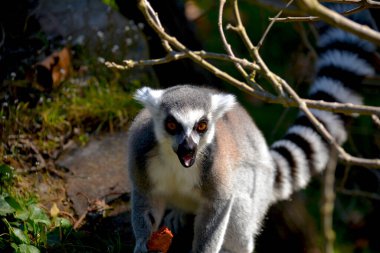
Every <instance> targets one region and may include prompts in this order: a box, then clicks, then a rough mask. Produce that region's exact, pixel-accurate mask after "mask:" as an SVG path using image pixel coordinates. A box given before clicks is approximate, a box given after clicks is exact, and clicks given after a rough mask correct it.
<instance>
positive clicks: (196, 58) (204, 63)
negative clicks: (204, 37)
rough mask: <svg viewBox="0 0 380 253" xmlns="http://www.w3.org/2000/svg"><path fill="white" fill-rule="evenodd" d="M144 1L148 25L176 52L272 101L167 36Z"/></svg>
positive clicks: (238, 85) (242, 87) (272, 97)
mask: <svg viewBox="0 0 380 253" xmlns="http://www.w3.org/2000/svg"><path fill="white" fill-rule="evenodd" d="M146 2H147V1H146V0H139V8H140V9H141V11H142V12H143V14H144V16H145V18H146V20H147V22H148V23H149V25H150V26H151V27H152V28H153V30H155V32H156V33H157V34H158V35H159V36H160V37H162V38H164V39H165V40H167V41H168V42H169V43H170V44H171V45H172V46H173V47H175V48H176V49H177V50H178V51H181V52H183V53H185V54H187V55H188V56H189V58H190V59H191V60H193V61H195V62H196V63H198V64H199V65H200V66H202V67H203V68H205V69H207V70H208V71H210V72H211V73H213V74H214V75H215V76H217V77H219V78H221V79H222V80H224V81H226V82H228V83H230V84H232V85H234V86H235V87H237V88H238V89H240V90H243V91H246V92H248V93H249V94H251V95H252V96H254V97H262V98H264V99H267V100H272V99H274V96H272V95H271V94H270V93H268V92H264V91H260V90H256V89H254V88H253V87H250V86H249V85H247V84H246V83H244V82H242V81H239V80H237V79H236V78H234V77H232V76H231V75H229V74H227V73H226V72H224V71H221V70H220V69H218V68H216V67H215V66H214V65H212V64H210V63H209V62H208V61H206V60H205V59H203V58H202V57H200V56H199V55H197V54H195V53H193V52H192V51H191V50H189V49H188V48H187V47H185V46H184V45H183V44H182V43H180V42H179V41H178V40H177V39H176V38H175V37H172V36H170V35H169V34H167V33H166V32H165V31H164V30H163V29H162V28H161V27H160V26H159V25H157V24H156V23H155V22H154V19H153V18H152V17H151V16H150V14H149V12H148V11H147V9H146Z"/></svg>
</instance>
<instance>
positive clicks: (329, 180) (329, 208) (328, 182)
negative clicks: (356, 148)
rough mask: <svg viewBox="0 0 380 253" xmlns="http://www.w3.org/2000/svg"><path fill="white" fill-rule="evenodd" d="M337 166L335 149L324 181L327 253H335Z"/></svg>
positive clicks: (323, 206) (322, 210)
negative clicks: (334, 212) (334, 216)
mask: <svg viewBox="0 0 380 253" xmlns="http://www.w3.org/2000/svg"><path fill="white" fill-rule="evenodd" d="M336 165H337V151H336V149H335V148H334V147H333V149H332V151H331V152H330V160H329V162H328V164H327V166H326V170H325V173H324V180H323V182H324V185H323V204H322V208H321V212H322V225H323V237H324V246H325V250H324V252H325V253H334V240H335V232H334V229H333V211H334V201H335V191H334V184H335V170H336Z"/></svg>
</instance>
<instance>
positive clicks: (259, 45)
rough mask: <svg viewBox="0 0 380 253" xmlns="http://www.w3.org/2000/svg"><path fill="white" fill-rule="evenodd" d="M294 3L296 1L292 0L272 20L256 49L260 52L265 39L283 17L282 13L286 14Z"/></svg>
mask: <svg viewBox="0 0 380 253" xmlns="http://www.w3.org/2000/svg"><path fill="white" fill-rule="evenodd" d="M293 2H294V0H290V1H289V2H288V3H287V4H286V5H285V7H284V8H283V9H281V10H280V11H279V12H278V13H277V14H276V16H275V17H274V18H273V19H270V22H269V25H268V26H267V28H266V29H265V31H264V33H263V35H262V36H261V39H260V41H259V43H257V46H256V47H257V48H258V50H260V48H261V46H262V45H263V43H264V40H265V38H266V37H267V35H268V33H269V31H270V29H272V26H273V25H274V23H275V22H276V19H277V18H279V17H280V16H281V15H282V13H283V12H284V10H285V9H286V8H288V7H289V6H290V5H291V4H292V3H293Z"/></svg>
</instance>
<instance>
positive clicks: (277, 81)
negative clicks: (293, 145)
mask: <svg viewBox="0 0 380 253" xmlns="http://www.w3.org/2000/svg"><path fill="white" fill-rule="evenodd" d="M235 1H236V0H235ZM302 1H303V0H302ZM312 1H314V0H312ZM146 2H147V0H140V1H139V8H140V9H141V10H142V12H143V14H144V16H145V18H146V20H147V22H148V23H149V25H150V26H151V27H152V28H153V29H154V30H155V31H156V32H157V34H158V35H159V36H160V37H162V38H163V39H165V40H166V41H168V43H169V44H170V45H172V46H173V47H174V48H176V49H177V50H178V51H180V52H183V53H185V54H187V55H188V56H189V58H190V59H191V60H193V61H195V62H196V63H198V64H199V65H200V66H202V67H204V68H206V69H207V70H209V71H211V72H212V73H213V74H214V75H215V76H217V77H219V78H221V79H223V80H225V81H227V82H228V83H230V84H232V85H234V86H235V87H237V88H239V89H241V90H242V91H245V92H247V93H248V94H250V95H252V96H254V97H257V98H260V99H262V100H264V101H270V102H277V103H282V104H286V106H298V107H299V108H300V109H301V110H302V111H303V112H304V113H305V115H306V116H307V117H308V118H309V120H310V121H311V122H312V124H313V125H314V126H315V127H316V129H317V131H318V132H319V133H320V134H321V135H322V137H323V138H324V139H325V140H326V141H327V142H328V143H329V144H330V145H332V146H333V147H334V148H335V149H336V150H337V151H338V154H339V158H340V159H341V160H342V161H343V162H344V163H346V164H351V165H362V166H364V167H369V168H380V159H366V158H360V157H354V156H352V155H350V154H348V153H347V152H346V151H345V150H344V149H343V148H342V147H341V146H340V145H339V144H338V143H337V142H336V140H335V139H334V138H333V137H332V136H331V134H330V133H329V132H328V131H327V130H326V128H325V127H324V126H323V125H322V124H321V123H320V122H319V121H318V120H317V119H316V118H315V116H314V115H313V114H312V113H311V112H310V110H309V108H308V104H309V103H313V102H311V101H309V103H308V102H307V100H305V99H301V98H300V97H299V96H298V94H297V93H296V92H295V91H294V90H293V89H292V88H291V87H290V86H289V85H288V84H287V83H286V82H285V81H284V80H282V79H281V78H280V77H278V76H276V75H275V74H274V73H272V72H271V71H270V70H269V68H268V67H267V66H266V64H265V63H264V61H263V60H262V59H261V57H260V55H259V53H258V51H257V48H256V47H253V48H252V49H253V51H252V53H253V54H254V56H255V57H254V58H255V59H256V60H257V63H258V65H259V66H260V68H261V70H262V73H263V74H264V75H265V77H266V78H267V79H269V80H270V81H271V82H272V84H273V85H274V86H275V87H276V88H277V90H278V91H282V87H284V89H285V90H286V92H287V93H288V94H289V95H290V97H291V98H292V99H291V98H287V97H284V96H283V95H282V92H281V93H280V94H281V95H280V96H279V97H273V96H272V95H271V94H270V93H267V92H265V91H260V90H255V89H254V88H253V87H250V86H248V85H247V84H246V83H244V82H241V81H239V80H237V79H235V78H234V77H232V76H231V75H229V74H227V73H226V72H223V71H221V70H220V69H218V68H216V67H215V66H214V65H212V64H210V63H209V62H207V61H206V60H205V59H204V58H202V57H201V56H199V55H197V54H195V53H194V52H192V51H191V50H189V49H188V48H186V47H185V46H184V45H183V44H182V43H180V42H179V41H178V40H177V39H176V38H175V37H172V36H170V35H168V34H167V33H166V32H165V31H164V30H163V29H162V27H160V26H159V25H158V24H157V23H155V19H158V17H156V18H155V19H153V18H152V17H151V14H150V12H149V11H148V10H147V7H146ZM242 35H244V34H242ZM246 38H248V37H246ZM247 42H250V40H249V39H248V40H247ZM324 103H326V102H324ZM314 104H315V105H316V106H319V107H323V106H321V104H323V103H321V101H318V103H317V104H316V102H315V101H314ZM329 106H330V107H333V108H335V109H336V108H338V107H339V108H340V109H341V108H342V106H336V105H335V103H330V104H329ZM344 106H348V107H351V106H350V105H349V104H345V105H344ZM367 109H368V108H367ZM379 110H380V108H376V109H375V111H376V113H374V114H377V115H379Z"/></svg>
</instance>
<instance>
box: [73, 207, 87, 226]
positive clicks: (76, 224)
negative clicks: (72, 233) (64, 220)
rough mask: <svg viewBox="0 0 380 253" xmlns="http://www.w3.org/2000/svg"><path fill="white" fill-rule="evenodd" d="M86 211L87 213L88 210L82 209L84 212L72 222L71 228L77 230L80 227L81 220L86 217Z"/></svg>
mask: <svg viewBox="0 0 380 253" xmlns="http://www.w3.org/2000/svg"><path fill="white" fill-rule="evenodd" d="M87 213H88V210H86V211H84V213H83V214H82V215H81V216H80V217H79V219H78V220H77V221H76V222H75V223H74V225H73V228H74V230H77V229H78V228H80V226H81V224H82V222H83V221H84V219H85V218H86V216H87Z"/></svg>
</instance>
